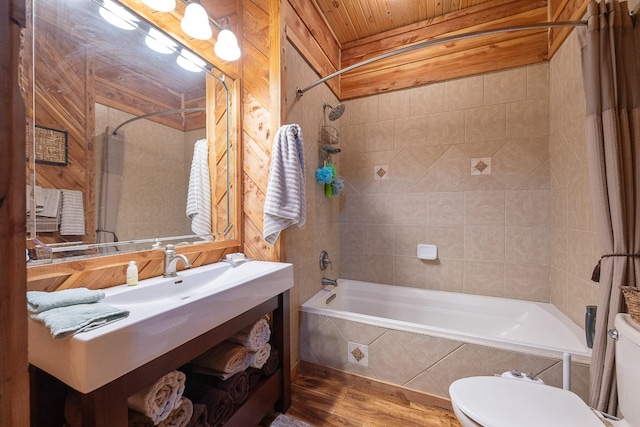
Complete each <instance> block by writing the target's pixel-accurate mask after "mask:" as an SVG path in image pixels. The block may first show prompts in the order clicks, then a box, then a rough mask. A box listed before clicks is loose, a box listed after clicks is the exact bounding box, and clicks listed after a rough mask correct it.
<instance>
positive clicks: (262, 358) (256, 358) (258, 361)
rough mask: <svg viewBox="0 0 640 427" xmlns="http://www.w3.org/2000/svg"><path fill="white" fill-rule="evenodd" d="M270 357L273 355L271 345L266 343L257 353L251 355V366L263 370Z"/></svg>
mask: <svg viewBox="0 0 640 427" xmlns="http://www.w3.org/2000/svg"><path fill="white" fill-rule="evenodd" d="M269 355H271V345H270V344H269V343H266V344H264V345H263V346H262V347H260V348H259V349H258V351H256V352H255V353H249V366H251V367H252V368H258V369H260V368H262V367H263V366H264V364H265V363H266V362H267V360H269Z"/></svg>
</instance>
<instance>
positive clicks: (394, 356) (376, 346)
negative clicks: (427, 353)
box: [369, 331, 422, 384]
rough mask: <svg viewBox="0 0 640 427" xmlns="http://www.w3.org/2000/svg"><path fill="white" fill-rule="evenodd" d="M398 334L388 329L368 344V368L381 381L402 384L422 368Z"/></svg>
mask: <svg viewBox="0 0 640 427" xmlns="http://www.w3.org/2000/svg"><path fill="white" fill-rule="evenodd" d="M398 334H399V333H398V332H396V331H389V332H387V333H385V334H384V335H382V336H381V337H380V338H378V339H377V340H376V341H374V342H373V343H372V344H371V345H370V346H369V368H371V370H372V371H373V373H374V374H375V375H376V377H377V378H379V379H380V380H382V381H388V382H391V383H394V384H404V383H406V382H407V381H409V380H411V379H412V378H413V377H415V376H416V375H418V374H419V373H420V372H422V369H420V364H419V363H418V362H417V361H416V360H415V359H414V358H413V357H412V356H411V354H410V353H409V352H408V351H407V350H406V349H405V347H404V346H403V345H402V344H401V339H400V336H399V335H398Z"/></svg>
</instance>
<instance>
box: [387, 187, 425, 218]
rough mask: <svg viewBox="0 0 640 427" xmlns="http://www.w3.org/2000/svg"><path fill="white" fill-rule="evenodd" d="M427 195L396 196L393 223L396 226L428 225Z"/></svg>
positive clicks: (394, 198) (394, 197)
mask: <svg viewBox="0 0 640 427" xmlns="http://www.w3.org/2000/svg"><path fill="white" fill-rule="evenodd" d="M427 200H428V197H427V195H426V194H422V193H418V194H396V195H394V196H393V222H394V223H395V224H413V225H426V224H427Z"/></svg>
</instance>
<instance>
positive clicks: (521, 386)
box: [449, 314, 640, 427]
mask: <svg viewBox="0 0 640 427" xmlns="http://www.w3.org/2000/svg"><path fill="white" fill-rule="evenodd" d="M614 325H615V328H616V329H617V331H618V340H617V341H616V344H615V345H616V350H615V351H616V378H617V383H618V404H619V406H620V413H621V414H622V415H623V419H622V420H615V421H614V420H610V419H606V418H605V417H604V416H603V415H602V414H601V413H599V412H598V411H595V410H593V409H591V408H589V407H588V406H587V404H586V403H584V401H583V400H582V399H580V398H579V397H578V396H577V395H576V394H575V393H573V392H571V391H568V390H563V389H561V388H557V387H552V386H548V385H544V384H538V383H533V382H530V381H522V380H518V379H512V378H504V377H488V376H487V377H469V378H462V379H459V380H457V381H454V382H453V383H452V384H451V386H450V387H449V395H450V396H451V404H452V406H453V411H454V412H455V414H456V417H457V418H458V420H459V421H460V424H461V425H462V426H463V427H479V426H482V427H514V426H517V427H540V426H544V427H592V426H593V427H603V426H610V427H634V426H635V427H637V426H640V405H638V403H637V402H638V395H640V325H639V324H638V323H635V322H634V321H633V320H631V317H630V316H629V315H628V314H618V315H616V318H615V321H614Z"/></svg>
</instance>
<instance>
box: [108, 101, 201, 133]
mask: <svg viewBox="0 0 640 427" xmlns="http://www.w3.org/2000/svg"><path fill="white" fill-rule="evenodd" d="M199 111H207V109H206V108H204V107H194V108H180V109H177V110H165V111H158V112H156V113H149V114H144V115H142V116H136V117H134V118H132V119H129V120H126V121H124V122H122V123H120V124H119V125H118V126H117V127H116V128H115V129H114V130H113V134H114V135H117V134H118V129H120V128H121V127H122V126H124V125H128V124H129V123H131V122H135V121H136V120H140V119H147V118H149V117H154V116H164V115H167V114H179V113H196V112H199Z"/></svg>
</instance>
